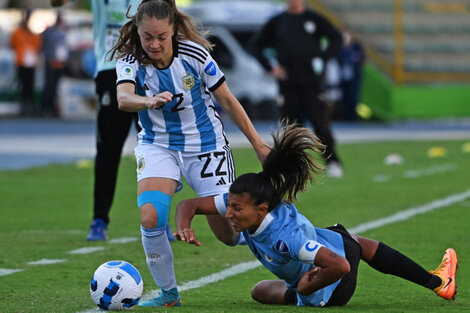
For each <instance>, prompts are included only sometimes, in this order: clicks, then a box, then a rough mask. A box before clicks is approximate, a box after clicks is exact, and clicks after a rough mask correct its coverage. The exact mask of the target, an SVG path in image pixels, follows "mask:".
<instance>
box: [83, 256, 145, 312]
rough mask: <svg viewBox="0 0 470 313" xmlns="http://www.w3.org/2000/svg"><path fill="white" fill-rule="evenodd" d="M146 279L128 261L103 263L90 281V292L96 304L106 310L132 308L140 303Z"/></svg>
mask: <svg viewBox="0 0 470 313" xmlns="http://www.w3.org/2000/svg"><path fill="white" fill-rule="evenodd" d="M143 290H144V281H143V280H142V276H141V275H140V273H139V271H138V270H137V269H136V268H135V267H134V266H133V265H132V264H130V263H128V262H126V261H120V260H115V261H109V262H106V263H103V264H101V265H100V266H99V267H98V268H97V269H96V271H95V273H94V274H93V277H92V278H91V282H90V294H91V297H92V298H93V301H94V302H95V303H96V305H97V306H98V307H99V308H100V309H102V310H106V311H121V310H126V309H130V308H132V307H133V306H135V305H137V303H139V300H140V298H141V297H142V292H143Z"/></svg>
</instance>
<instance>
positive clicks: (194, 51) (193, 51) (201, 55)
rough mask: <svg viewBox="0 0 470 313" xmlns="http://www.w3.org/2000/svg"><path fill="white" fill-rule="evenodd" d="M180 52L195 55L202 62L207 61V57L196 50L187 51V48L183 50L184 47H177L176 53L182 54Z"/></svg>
mask: <svg viewBox="0 0 470 313" xmlns="http://www.w3.org/2000/svg"><path fill="white" fill-rule="evenodd" d="M182 51H185V52H187V53H192V54H195V55H198V56H199V57H201V59H202V60H204V61H205V60H206V59H207V55H204V54H202V53H200V52H198V51H197V50H194V49H188V48H185V47H181V46H180V47H179V49H178V52H179V53H182Z"/></svg>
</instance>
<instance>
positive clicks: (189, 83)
mask: <svg viewBox="0 0 470 313" xmlns="http://www.w3.org/2000/svg"><path fill="white" fill-rule="evenodd" d="M195 84H196V81H195V80H194V76H193V74H188V75H186V76H183V88H184V89H186V90H190V89H191V88H193V87H194V85H195Z"/></svg>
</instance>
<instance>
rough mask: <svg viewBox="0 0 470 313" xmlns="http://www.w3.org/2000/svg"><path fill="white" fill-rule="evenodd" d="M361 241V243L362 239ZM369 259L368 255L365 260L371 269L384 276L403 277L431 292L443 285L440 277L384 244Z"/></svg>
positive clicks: (379, 244)
mask: <svg viewBox="0 0 470 313" xmlns="http://www.w3.org/2000/svg"><path fill="white" fill-rule="evenodd" d="M359 240H360V242H361V238H360V239H359ZM370 241H371V240H370V239H369V241H367V239H366V238H362V242H363V243H364V242H368V243H370ZM361 246H362V244H361ZM368 252H371V251H368ZM369 257H370V256H369V255H367V256H366V257H364V258H363V259H364V260H365V261H366V262H367V264H369V266H370V267H372V268H373V269H375V270H377V271H379V272H382V273H384V274H390V275H394V276H398V277H401V278H403V279H406V280H408V281H411V282H413V283H415V284H418V285H420V286H423V287H425V288H428V289H431V290H435V289H436V288H437V287H439V286H440V285H441V283H442V280H441V278H440V277H439V276H437V275H434V274H431V273H429V272H428V271H426V270H425V269H424V268H423V267H422V266H420V265H419V264H417V263H416V262H415V261H413V260H412V259H410V258H409V257H407V256H406V255H404V254H402V253H400V252H399V251H397V250H395V249H393V248H391V247H389V246H387V245H386V244H384V243H383V242H379V243H378V246H377V248H376V251H375V253H374V254H373V256H372V258H371V259H369Z"/></svg>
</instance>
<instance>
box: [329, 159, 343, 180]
mask: <svg viewBox="0 0 470 313" xmlns="http://www.w3.org/2000/svg"><path fill="white" fill-rule="evenodd" d="M326 172H327V175H328V176H329V177H333V178H341V177H343V167H342V166H341V164H340V163H339V162H337V161H331V162H329V163H328V165H327V166H326Z"/></svg>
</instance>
